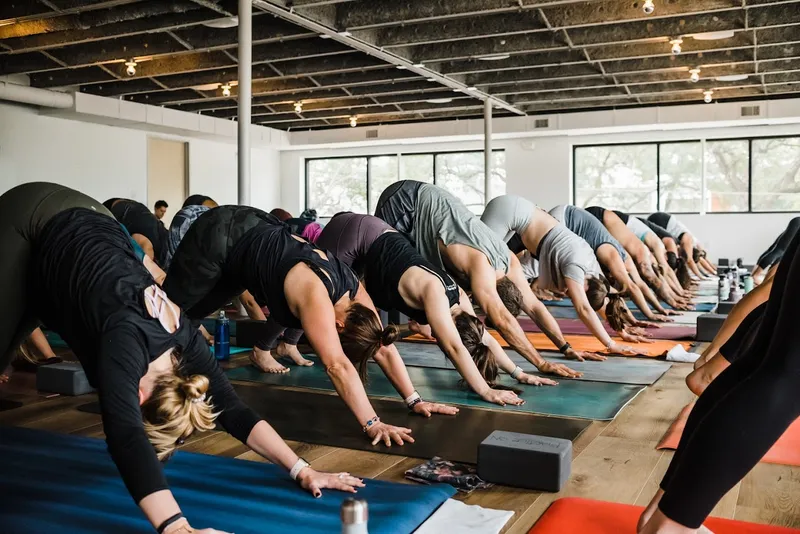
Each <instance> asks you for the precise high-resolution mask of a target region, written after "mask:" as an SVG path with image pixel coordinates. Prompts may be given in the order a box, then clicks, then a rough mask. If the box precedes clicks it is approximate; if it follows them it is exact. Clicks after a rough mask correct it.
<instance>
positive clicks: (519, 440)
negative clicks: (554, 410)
mask: <svg viewBox="0 0 800 534" xmlns="http://www.w3.org/2000/svg"><path fill="white" fill-rule="evenodd" d="M571 467H572V442H571V441H569V440H566V439H559V438H551V437H546V436H533V435H530V434H519V433H517V432H505V431H502V430H495V431H494V432H492V433H491V434H489V437H487V438H486V439H485V440H483V442H482V443H481V444H480V446H479V447H478V476H480V477H481V478H482V479H484V480H485V481H487V482H494V483H495V484H502V485H504V486H513V487H517V488H527V489H532V490H540V491H553V492H555V491H560V490H561V487H562V486H563V485H564V483H565V482H566V481H567V479H568V478H569V474H570V470H571Z"/></svg>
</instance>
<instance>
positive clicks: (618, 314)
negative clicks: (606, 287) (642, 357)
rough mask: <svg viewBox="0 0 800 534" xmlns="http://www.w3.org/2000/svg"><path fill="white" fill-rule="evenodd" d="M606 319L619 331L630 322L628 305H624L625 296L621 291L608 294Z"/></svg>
mask: <svg viewBox="0 0 800 534" xmlns="http://www.w3.org/2000/svg"><path fill="white" fill-rule="evenodd" d="M606 320H607V321H608V324H609V325H610V326H611V328H613V329H614V330H615V331H617V332H621V331H622V330H624V329H625V327H626V326H628V325H629V324H630V319H629V318H628V307H627V306H626V305H625V297H624V296H623V294H622V293H609V294H608V305H607V306H606Z"/></svg>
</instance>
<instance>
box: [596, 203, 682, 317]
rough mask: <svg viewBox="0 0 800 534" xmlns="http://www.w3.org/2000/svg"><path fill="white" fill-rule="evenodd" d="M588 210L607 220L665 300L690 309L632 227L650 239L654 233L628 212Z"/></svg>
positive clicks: (605, 223) (642, 274) (643, 275)
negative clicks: (655, 266) (665, 277)
mask: <svg viewBox="0 0 800 534" xmlns="http://www.w3.org/2000/svg"><path fill="white" fill-rule="evenodd" d="M586 211H588V212H589V213H591V214H592V215H594V216H595V217H596V218H597V220H598V221H600V222H601V223H603V226H605V227H606V229H607V230H608V231H609V233H610V234H611V235H612V236H613V237H614V239H616V240H617V241H619V243H620V244H621V245H622V246H623V248H624V249H625V251H626V252H627V253H628V254H629V255H630V257H631V259H632V260H633V262H634V264H635V265H636V268H637V269H638V270H639V273H640V274H641V276H642V278H644V280H645V281H646V282H647V283H648V284H650V286H651V287H652V288H653V289H654V290H655V291H656V293H657V294H658V296H659V297H661V298H662V299H663V300H664V302H666V303H667V304H669V305H670V306H671V307H672V308H674V309H676V310H688V309H690V307H689V305H688V303H685V302H682V297H680V296H679V295H676V294H675V293H674V292H673V291H672V289H671V288H670V286H669V284H668V282H667V280H666V279H663V278H662V277H661V276H660V275H659V274H658V272H657V269H654V268H653V263H654V260H653V255H652V254H651V253H650V249H649V248H648V247H647V245H645V243H644V242H643V240H642V239H641V238H640V237H639V236H638V235H637V234H635V233H634V232H633V230H631V226H633V227H634V228H637V230H638V231H639V233H640V234H641V233H642V232H643V233H644V238H645V239H647V236H648V235H650V234H652V233H651V232H650V231H649V230H648V229H647V227H646V226H645V225H644V224H643V223H642V222H641V221H639V220H638V219H636V217H630V216H629V215H628V214H627V213H622V212H619V211H611V210H607V209H605V208H601V207H600V206H592V207H589V208H586ZM629 223H630V226H629ZM653 238H655V240H656V241H658V238H657V237H656V236H655V235H653ZM662 248H663V247H662ZM676 282H677V281H676ZM665 312H666V315H672V314H674V313H676V312H673V311H671V310H665Z"/></svg>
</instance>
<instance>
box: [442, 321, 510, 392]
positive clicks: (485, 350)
mask: <svg viewBox="0 0 800 534" xmlns="http://www.w3.org/2000/svg"><path fill="white" fill-rule="evenodd" d="M453 322H455V325H456V329H457V330H458V335H459V337H460V338H461V343H463V344H464V347H465V348H466V349H467V352H469V355H470V356H472V361H473V362H475V367H477V368H478V371H479V372H480V373H481V376H482V377H483V379H484V380H486V383H487V384H489V387H491V388H493V389H504V390H509V391H514V392H516V393H522V390H521V389H517V388H511V387H508V386H502V385H499V384H498V383H497V376H498V374H499V372H500V370H499V368H498V367H497V361H496V360H495V359H494V354H492V353H491V351H489V346H488V345H486V344H484V343H483V341H482V340H483V334H484V332H485V330H486V327H485V326H484V325H483V323H482V322H481V321H480V320H479V319H478V318H477V317H475V316H474V315H470V314H468V313H466V312H463V311H462V312H461V313H459V314H458V315H456V316H454V317H453ZM437 343H438V341H437ZM439 347H440V348H441V345H439ZM459 384H460V385H461V386H462V387H466V382H465V381H464V380H463V379H462V380H461V381H460V382H459Z"/></svg>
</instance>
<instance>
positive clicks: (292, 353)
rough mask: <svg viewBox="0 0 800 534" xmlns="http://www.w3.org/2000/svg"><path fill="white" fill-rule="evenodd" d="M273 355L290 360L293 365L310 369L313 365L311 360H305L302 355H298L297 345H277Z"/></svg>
mask: <svg viewBox="0 0 800 534" xmlns="http://www.w3.org/2000/svg"><path fill="white" fill-rule="evenodd" d="M275 354H277V355H278V358H286V357H289V358H291V359H292V361H293V362H294V363H295V365H301V366H303V367H310V366H312V365H314V362H312V361H311V360H306V359H305V358H303V355H302V354H300V351H299V350H297V345H289V344H288V343H284V342H283V341H281V342H280V344H278V347H277V348H276V349H275Z"/></svg>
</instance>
